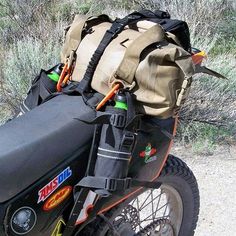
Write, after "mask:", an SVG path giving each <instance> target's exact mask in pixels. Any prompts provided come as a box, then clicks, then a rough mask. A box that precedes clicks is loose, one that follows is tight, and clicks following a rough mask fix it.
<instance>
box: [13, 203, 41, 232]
mask: <svg viewBox="0 0 236 236" xmlns="http://www.w3.org/2000/svg"><path fill="white" fill-rule="evenodd" d="M36 221H37V216H36V213H35V211H34V210H33V209H32V208H31V207H27V206H25V207H21V208H19V209H18V210H17V211H15V212H14V214H13V215H12V217H11V221H10V223H11V229H12V231H13V232H14V233H15V234H18V235H24V234H27V233H29V232H30V231H31V230H32V229H33V228H34V226H35V224H36Z"/></svg>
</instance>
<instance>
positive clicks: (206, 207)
mask: <svg viewBox="0 0 236 236" xmlns="http://www.w3.org/2000/svg"><path fill="white" fill-rule="evenodd" d="M172 153H173V154H176V155H177V156H178V157H181V158H182V159H183V160H184V161H185V162H186V163H187V164H188V166H189V167H190V168H191V169H192V171H193V172H194V174H195V176H196V178H197V181H198V185H199V190H200V198H201V199H200V204H201V206H200V214H199V221H198V226H197V229H196V233H195V235H196V236H236V181H235V180H236V146H233V147H232V146H231V147H230V146H224V147H218V148H216V149H215V151H214V154H213V155H211V156H204V155H203V154H201V155H197V154H193V153H192V151H191V149H190V148H183V147H180V146H179V145H176V146H174V148H173V149H172Z"/></svg>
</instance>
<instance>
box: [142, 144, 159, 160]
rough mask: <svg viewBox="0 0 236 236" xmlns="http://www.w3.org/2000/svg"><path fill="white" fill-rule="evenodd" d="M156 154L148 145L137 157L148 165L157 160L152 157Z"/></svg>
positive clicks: (155, 157)
mask: <svg viewBox="0 0 236 236" xmlns="http://www.w3.org/2000/svg"><path fill="white" fill-rule="evenodd" d="M156 152H157V150H156V149H155V148H153V147H152V145H151V144H150V143H148V145H147V146H146V147H145V150H144V151H142V152H140V153H139V156H140V157H142V158H144V162H145V163H149V162H152V161H155V160H156V159H157V156H154V155H155V154H156Z"/></svg>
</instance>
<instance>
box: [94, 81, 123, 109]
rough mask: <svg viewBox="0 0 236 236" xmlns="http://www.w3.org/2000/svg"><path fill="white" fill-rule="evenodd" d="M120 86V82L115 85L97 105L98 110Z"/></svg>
mask: <svg viewBox="0 0 236 236" xmlns="http://www.w3.org/2000/svg"><path fill="white" fill-rule="evenodd" d="M119 88H120V84H115V86H114V87H113V88H112V89H111V91H110V92H109V93H108V94H107V95H106V96H105V97H104V98H103V99H102V101H101V102H100V103H99V104H98V105H97V107H96V110H97V111H98V110H100V109H101V108H102V107H103V106H104V105H105V104H106V102H107V101H108V100H110V99H111V98H112V97H113V96H114V95H115V93H116V92H117V90H118V89H119Z"/></svg>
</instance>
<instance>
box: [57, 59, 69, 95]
mask: <svg viewBox="0 0 236 236" xmlns="http://www.w3.org/2000/svg"><path fill="white" fill-rule="evenodd" d="M68 69H69V68H68V63H66V64H65V65H64V67H63V70H62V72H61V75H60V78H59V80H58V82H57V92H61V84H62V82H63V80H64V78H65V76H66V74H67V72H68Z"/></svg>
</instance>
